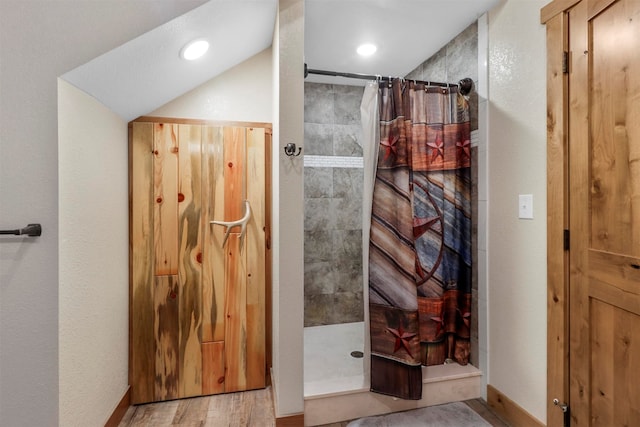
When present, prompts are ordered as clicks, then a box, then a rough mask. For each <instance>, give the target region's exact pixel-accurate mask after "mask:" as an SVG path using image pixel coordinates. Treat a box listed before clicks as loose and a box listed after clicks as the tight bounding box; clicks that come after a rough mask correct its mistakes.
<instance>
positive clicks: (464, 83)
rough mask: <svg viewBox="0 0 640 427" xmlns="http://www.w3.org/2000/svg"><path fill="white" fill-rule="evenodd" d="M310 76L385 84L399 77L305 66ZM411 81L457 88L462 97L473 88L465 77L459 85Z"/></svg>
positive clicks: (305, 74) (419, 81) (305, 75)
mask: <svg viewBox="0 0 640 427" xmlns="http://www.w3.org/2000/svg"><path fill="white" fill-rule="evenodd" d="M309 74H317V75H321V76H332V77H346V78H349V79H363V80H381V81H383V82H388V81H390V80H393V79H394V78H396V79H397V78H399V77H383V76H374V75H373V74H360V73H343V72H340V71H326V70H314V69H312V68H308V67H307V64H304V77H305V78H307V76H308V75H309ZM407 80H411V81H415V82H416V83H422V84H424V85H426V86H440V87H457V88H458V89H459V90H460V93H461V94H462V95H468V94H469V93H471V89H472V88H473V80H472V79H470V78H469V77H465V78H464V79H462V80H460V81H459V82H458V84H453V83H441V82H432V81H424V80H415V79H407Z"/></svg>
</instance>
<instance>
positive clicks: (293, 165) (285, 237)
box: [272, 0, 304, 417]
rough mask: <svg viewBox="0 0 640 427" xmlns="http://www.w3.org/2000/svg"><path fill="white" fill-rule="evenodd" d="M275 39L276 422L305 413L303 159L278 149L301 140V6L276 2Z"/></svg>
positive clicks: (289, 0) (292, 0)
mask: <svg viewBox="0 0 640 427" xmlns="http://www.w3.org/2000/svg"><path fill="white" fill-rule="evenodd" d="M276 25H277V28H276V31H275V35H274V62H276V61H277V62H278V64H277V66H275V65H274V70H275V72H274V77H275V76H277V79H278V81H277V82H276V83H274V90H275V91H277V94H275V95H274V101H275V102H276V103H277V104H276V107H274V108H277V110H276V111H277V113H276V115H277V117H274V125H275V124H278V125H277V126H275V127H274V138H273V141H274V142H273V144H274V146H273V150H274V151H273V156H274V167H273V173H274V181H273V187H274V209H273V218H274V222H275V224H274V226H273V230H272V232H273V256H274V258H273V263H274V265H273V287H274V289H273V313H274V316H273V344H274V349H273V373H274V382H275V385H274V386H275V390H276V393H277V395H276V408H275V410H276V416H278V417H281V416H287V415H292V414H299V413H302V412H303V411H304V398H303V394H304V393H303V354H304V350H303V336H302V333H303V332H302V328H303V324H304V296H303V292H304V289H303V288H304V275H303V270H304V264H303V261H304V260H303V240H304V239H303V221H304V214H303V175H302V171H303V156H300V157H287V156H286V155H285V154H284V152H283V149H282V147H283V146H284V145H285V144H286V143H289V142H293V143H295V144H297V145H301V144H302V143H303V140H304V124H303V122H304V65H303V64H304V60H303V50H304V49H303V48H304V1H303V0H279V11H278V23H277V24H276Z"/></svg>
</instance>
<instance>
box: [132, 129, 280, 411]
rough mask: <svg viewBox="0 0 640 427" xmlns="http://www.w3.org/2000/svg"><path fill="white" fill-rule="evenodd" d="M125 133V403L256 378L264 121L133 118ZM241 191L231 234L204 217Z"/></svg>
mask: <svg viewBox="0 0 640 427" xmlns="http://www.w3.org/2000/svg"><path fill="white" fill-rule="evenodd" d="M129 134H130V201H131V203H130V205H131V212H130V234H131V239H130V260H131V266H130V271H131V283H130V291H131V297H130V368H129V369H130V383H131V394H132V402H133V403H134V404H138V403H145V402H153V401H161V400H169V399H177V398H183V397H191V396H199V395H207V394H216V393H225V392H232V391H241V390H249V389H256V388H262V387H264V386H265V372H266V340H265V337H266V329H265V324H266V308H265V307H266V305H265V302H266V299H265V298H266V293H265V292H266V287H267V284H268V281H269V278H268V277H267V271H268V270H267V258H268V253H267V238H268V228H267V227H268V225H267V219H268V209H269V206H268V201H269V197H268V191H269V186H268V176H267V171H268V164H267V161H268V158H269V147H270V141H271V130H270V127H269V126H268V125H265V124H247V125H243V124H238V123H234V124H233V125H229V126H225V125H215V124H208V123H194V122H193V121H189V122H186V123H185V122H182V123H180V122H179V121H177V120H176V122H170V121H168V120H165V121H162V122H158V121H153V120H149V121H145V119H144V118H143V119H139V120H137V121H135V122H132V123H131V126H130V132H129ZM245 200H246V201H248V202H249V203H248V205H249V206H250V215H251V216H250V219H249V221H248V223H247V227H246V231H245V233H244V234H243V235H241V231H242V230H241V227H233V228H231V229H230V230H229V233H227V227H225V226H222V225H216V224H211V221H226V222H228V221H235V220H238V219H241V218H242V217H243V216H244V215H245V209H246V206H245ZM227 234H228V236H227ZM225 236H226V240H225ZM223 243H224V246H223Z"/></svg>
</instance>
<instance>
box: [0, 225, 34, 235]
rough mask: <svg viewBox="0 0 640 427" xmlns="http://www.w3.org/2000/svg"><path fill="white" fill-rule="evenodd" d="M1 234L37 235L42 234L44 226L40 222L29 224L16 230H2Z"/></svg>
mask: <svg viewBox="0 0 640 427" xmlns="http://www.w3.org/2000/svg"><path fill="white" fill-rule="evenodd" d="M0 234H13V235H14V236H29V237H37V236H41V235H42V226H41V225H40V224H29V225H27V226H26V227H24V228H18V229H15V230H0Z"/></svg>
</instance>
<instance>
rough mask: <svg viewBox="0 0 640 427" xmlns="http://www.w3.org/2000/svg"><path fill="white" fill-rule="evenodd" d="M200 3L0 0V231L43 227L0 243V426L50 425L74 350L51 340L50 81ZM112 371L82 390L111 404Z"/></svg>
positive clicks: (53, 206)
mask: <svg viewBox="0 0 640 427" xmlns="http://www.w3.org/2000/svg"><path fill="white" fill-rule="evenodd" d="M202 2H203V1H202V0H193V1H192V0H183V1H166V0H152V1H141V0H135V1H126V2H123V1H115V0H111V1H99V2H97V1H85V0H70V1H64V2H62V1H36V0H15V1H13V0H2V1H0V91H1V95H0V227H1V228H4V227H7V228H16V227H23V226H25V225H26V224H27V223H29V222H40V223H42V226H43V235H42V236H41V237H39V238H37V239H22V238H11V240H8V239H7V238H3V239H2V241H1V242H0V342H2V347H1V348H0V425H3V426H5V425H6V426H12V427H18V426H55V425H58V414H59V412H62V413H64V412H65V411H66V409H64V408H63V409H59V405H58V402H59V399H58V386H59V373H58V353H59V352H60V354H61V355H64V356H65V357H66V353H72V352H77V351H78V349H76V348H68V347H63V346H59V345H58V264H59V263H58V219H59V215H58V141H57V139H58V126H57V121H58V113H57V91H58V86H57V77H58V76H60V75H62V74H64V73H65V72H67V71H69V70H71V69H73V68H75V67H77V66H79V65H81V64H83V63H85V62H87V61H89V60H91V59H93V58H95V57H96V56H98V55H100V54H102V53H104V52H106V51H108V50H110V49H113V48H115V47H117V46H119V45H120V44H122V43H124V42H126V41H127V40H130V39H132V38H134V37H137V36H138V35H140V34H142V33H144V32H145V31H148V30H150V29H152V28H154V27H156V26H158V25H160V24H162V23H164V22H166V21H168V20H170V19H171V18H173V17H175V16H178V15H180V14H182V13H184V12H186V11H187V10H189V9H192V8H193V7H195V6H197V5H198V4H201V3H202ZM123 143H124V144H126V141H123ZM60 173H61V174H62V175H64V171H61V172H60ZM87 185H90V183H89V184H87ZM78 186H79V188H78V191H80V190H81V187H82V183H78ZM106 209H110V207H109V206H107V207H106ZM117 213H118V212H114V215H115V214H117ZM62 221H63V222H64V221H65V219H64V218H63V219H62ZM66 237H67V236H62V238H66ZM91 250H92V251H93V250H95V249H91ZM85 257H88V254H85ZM70 261H72V260H66V259H64V258H61V259H60V261H59V262H60V264H65V263H67V262H70ZM105 268H107V269H108V268H111V266H110V265H109V264H105ZM83 279H84V280H85V281H86V282H90V281H91V279H92V278H91V277H85V278H83ZM98 297H100V294H97V295H96V300H97V298H98ZM65 316H67V314H66V313H61V317H65ZM71 316H72V315H71ZM77 321H78V322H80V321H82V319H80V318H79V319H77ZM121 321H122V319H118V320H117V321H116V322H115V323H114V325H119V324H120V322H121ZM114 327H115V328H116V329H117V328H119V326H114ZM107 328H108V326H107ZM121 338H122V339H126V337H121ZM115 351H118V350H115ZM110 357H113V356H112V355H111V354H105V358H110ZM116 357H121V355H120V354H119V355H117V356H116ZM111 374H112V373H111V372H108V371H104V370H99V371H97V372H95V375H94V378H93V383H94V384H97V386H96V387H94V388H93V390H92V391H91V393H92V394H96V395H99V396H100V397H101V398H102V399H103V400H104V401H106V402H110V403H112V405H115V404H116V403H117V402H118V400H119V399H120V398H121V395H108V394H107V393H105V392H104V390H101V389H100V387H99V384H101V383H102V382H103V381H104V380H105V378H106V377H109V376H111ZM71 381H74V380H73V379H72V380H71ZM80 381H84V379H81V380H80ZM79 386H80V387H82V384H79Z"/></svg>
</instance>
